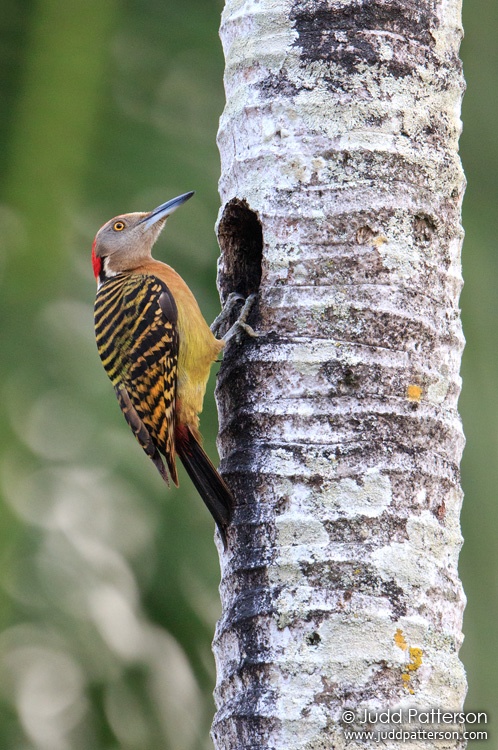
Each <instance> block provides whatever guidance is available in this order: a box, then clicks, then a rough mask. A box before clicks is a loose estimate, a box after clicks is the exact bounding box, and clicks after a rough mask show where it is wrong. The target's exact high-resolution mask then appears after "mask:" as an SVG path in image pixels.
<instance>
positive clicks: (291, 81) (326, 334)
mask: <svg viewBox="0 0 498 750" xmlns="http://www.w3.org/2000/svg"><path fill="white" fill-rule="evenodd" d="M221 36H222V41H223V46H224V51H225V56H226V78H225V85H226V95H227V103H226V108H225V111H224V113H223V116H222V119H221V124H220V130H219V147H220V153H221V159H222V177H221V182H220V192H221V198H222V210H221V214H220V221H219V225H218V233H219V239H220V245H221V248H222V259H221V265H220V275H219V281H220V288H221V292H222V296H223V297H224V298H226V296H227V295H228V293H229V292H231V291H237V292H240V293H242V294H244V295H247V294H249V293H251V292H259V306H258V309H257V310H256V312H255V314H254V315H253V316H252V318H251V319H250V322H251V323H252V324H253V325H254V326H255V327H256V329H257V330H258V331H259V333H260V334H261V336H260V338H258V339H249V338H247V339H242V340H241V342H240V343H239V344H237V342H236V341H231V342H230V343H229V345H228V347H227V351H226V356H225V359H224V363H223V366H222V369H221V372H220V377H219V383H218V402H219V408H220V428H221V430H220V452H221V455H222V468H223V470H224V473H225V476H226V477H227V478H228V481H229V482H230V484H231V486H232V487H233V488H234V491H235V494H236V497H237V503H238V507H237V512H236V516H235V521H234V525H233V528H232V529H231V531H230V534H229V546H228V551H227V552H226V553H225V554H222V583H221V595H222V603H223V614H222V617H221V619H220V622H219V624H218V629H217V634H216V637H215V644H214V645H215V655H216V660H217V667H218V681H217V688H216V702H217V708H218V711H217V714H216V717H215V720H214V724H213V738H214V742H215V746H216V748H217V750H229V749H230V750H235V749H237V750H240V749H241V748H254V749H255V748H279V749H280V748H282V750H284V749H285V750H294V748H295V749H296V750H297V748H299V749H304V748H306V749H307V750H318V748H343V747H346V746H347V747H349V748H354V747H357V746H360V744H361V747H369V746H371V747H378V746H379V745H378V743H376V742H374V741H372V742H371V743H369V742H367V741H364V742H362V743H360V744H355V742H351V741H347V740H346V739H345V735H344V731H345V729H347V724H346V723H345V722H344V720H343V718H341V717H342V712H343V710H344V709H345V708H352V709H353V710H355V711H362V710H363V709H365V708H370V709H373V708H376V709H388V708H391V709H394V708H400V707H405V708H406V707H408V706H412V707H413V706H415V707H419V708H423V709H428V708H432V707H441V708H444V709H452V710H457V709H460V708H461V705H462V701H463V697H464V694H465V687H466V683H465V676H464V672H463V668H462V665H461V663H460V661H459V659H458V649H459V646H460V643H461V620H462V611H463V606H464V596H463V592H462V587H461V584H460V581H459V578H458V573H457V559H458V553H459V550H460V545H461V534H460V528H459V510H460V504H461V497H462V496H461V490H460V485H459V460H460V456H461V452H462V447H463V436H462V430H461V425H460V420H459V417H458V413H457V399H458V395H459V391H460V379H459V374H458V373H459V366H460V356H461V350H462V345H463V338H462V333H461V327H460V317H459V310H458V297H459V292H460V288H461V275H460V249H461V242H462V230H461V226H460V206H461V199H462V194H463V189H464V179H463V175H462V170H461V166H460V161H459V158H458V153H457V149H458V136H459V133H460V120H459V113H460V103H461V96H462V91H463V81H462V75H461V66H460V61H459V58H458V49H459V44H460V40H461V26H460V2H459V0H259V1H258V0H226V6H225V10H224V13H223V20H222V27H221ZM367 728H368V727H367ZM377 728H379V727H377ZM430 728H433V729H437V728H438V727H430ZM444 728H446V727H444ZM463 744H464V743H463V741H460V740H450V741H447V742H446V743H443V745H441V746H442V747H445V748H450V747H451V748H456V747H461V746H463ZM383 746H384V747H389V748H398V747H400V748H401V747H405V744H404V743H401V742H398V741H396V740H389V741H387V742H384V743H383ZM427 746H428V745H427V741H422V740H420V741H419V740H412V741H411V743H410V747H411V748H413V749H414V750H415V748H422V747H423V748H426V747H427Z"/></svg>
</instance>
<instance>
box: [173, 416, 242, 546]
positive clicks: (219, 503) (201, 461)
mask: <svg viewBox="0 0 498 750" xmlns="http://www.w3.org/2000/svg"><path fill="white" fill-rule="evenodd" d="M175 438H176V440H175V443H176V452H177V454H178V456H179V458H180V461H181V462H182V464H183V465H184V467H185V469H186V471H187V474H188V475H189V477H190V479H191V480H192V483H193V484H194V486H195V488H196V490H197V492H198V493H199V495H200V496H201V497H202V499H203V500H204V502H205V504H206V507H207V509H208V510H209V512H210V513H211V515H212V516H213V518H214V520H215V521H216V525H217V527H218V529H219V532H220V535H221V538H222V540H223V546H224V548H225V549H226V546H227V540H226V529H227V526H228V525H229V523H230V521H231V520H232V513H233V506H234V499H233V495H232V493H231V491H230V490H229V488H228V487H227V485H226V484H225V482H224V481H223V479H222V478H221V477H220V475H219V474H218V472H217V471H216V469H215V468H214V466H213V464H212V463H211V461H210V459H209V458H208V456H207V455H206V453H205V452H204V450H203V448H202V446H201V444H200V443H199V441H198V440H197V438H196V437H195V436H194V435H193V433H192V432H191V430H190V429H189V428H188V427H186V426H185V425H178V426H177V428H176V434H175Z"/></svg>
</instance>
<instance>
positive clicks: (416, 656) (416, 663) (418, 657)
mask: <svg viewBox="0 0 498 750" xmlns="http://www.w3.org/2000/svg"><path fill="white" fill-rule="evenodd" d="M399 632H400V631H399ZM395 638H396V636H395ZM403 640H404V639H403ZM404 650H406V646H405V649H404ZM423 653H424V652H423V651H422V649H421V648H416V647H414V646H410V651H409V654H410V661H409V662H408V664H407V665H406V666H405V671H404V672H403V674H402V675H401V679H402V680H403V685H404V687H405V689H406V690H408V692H409V693H410V695H413V694H414V693H415V691H414V690H413V688H411V687H410V680H411V676H412V674H413V673H414V672H416V671H417V669H418V668H419V667H420V666H421V665H422V655H423Z"/></svg>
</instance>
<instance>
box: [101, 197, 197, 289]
mask: <svg viewBox="0 0 498 750" xmlns="http://www.w3.org/2000/svg"><path fill="white" fill-rule="evenodd" d="M193 194H194V193H193V192H190V193H183V195H179V196H178V197H177V198H173V199H172V200H170V201H167V202H166V203H162V204H161V205H160V206H158V207H157V208H155V209H154V210H153V211H150V212H149V213H132V214H123V215H122V216H115V217H114V219H111V220H110V221H108V222H107V223H106V224H104V225H103V226H102V227H100V229H99V231H98V232H97V234H96V236H95V239H94V241H93V245H92V265H93V272H94V274H95V278H96V279H97V281H99V280H102V276H104V277H105V276H114V275H115V274H117V273H121V272H122V271H129V270H131V269H133V268H136V266H138V265H139V264H140V263H141V262H142V261H144V260H147V259H148V258H150V255H151V250H152V247H153V245H154V243H155V241H156V240H157V238H158V237H159V235H160V234H161V231H162V229H163V227H164V225H165V223H166V219H167V218H168V216H169V215H170V214H172V213H173V211H175V210H176V209H177V208H178V207H179V206H181V205H182V203H185V201H188V199H189V198H191V197H192V196H193Z"/></svg>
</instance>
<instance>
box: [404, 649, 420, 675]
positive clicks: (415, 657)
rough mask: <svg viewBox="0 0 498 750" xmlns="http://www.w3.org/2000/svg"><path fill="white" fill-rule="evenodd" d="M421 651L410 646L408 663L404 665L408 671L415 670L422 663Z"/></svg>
mask: <svg viewBox="0 0 498 750" xmlns="http://www.w3.org/2000/svg"><path fill="white" fill-rule="evenodd" d="M423 653H424V652H423V651H422V649H421V648H414V647H413V646H410V663H409V664H407V665H406V668H407V670H408V671H409V672H415V670H417V669H418V668H419V667H420V666H421V665H422V655H423Z"/></svg>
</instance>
